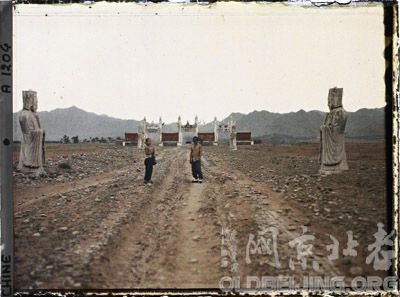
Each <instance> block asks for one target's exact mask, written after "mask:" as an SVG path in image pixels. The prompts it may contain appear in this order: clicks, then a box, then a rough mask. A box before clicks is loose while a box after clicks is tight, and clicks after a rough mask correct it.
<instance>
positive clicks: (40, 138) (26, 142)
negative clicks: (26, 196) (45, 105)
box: [18, 90, 45, 175]
mask: <svg viewBox="0 0 400 297" xmlns="http://www.w3.org/2000/svg"><path fill="white" fill-rule="evenodd" d="M22 97H23V104H24V108H23V110H22V112H21V114H20V116H19V123H20V126H21V131H22V138H21V149H20V156H19V164H18V170H20V171H23V172H27V173H28V172H31V173H35V174H36V175H43V174H45V171H44V168H43V164H44V161H45V145H44V141H45V132H44V130H43V129H42V127H41V125H40V121H39V116H38V115H37V113H36V112H37V106H38V101H37V93H36V92H35V91H31V90H29V91H23V92H22Z"/></svg>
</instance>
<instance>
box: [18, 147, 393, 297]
mask: <svg viewBox="0 0 400 297" xmlns="http://www.w3.org/2000/svg"><path fill="white" fill-rule="evenodd" d="M347 150H348V159H349V166H350V170H349V171H347V172H344V173H342V174H340V175H330V176H320V175H319V174H318V160H317V157H318V145H315V144H304V145H293V146H268V145H256V146H239V150H238V151H236V152H230V151H229V150H228V148H227V147H225V146H221V147H208V146H207V147H205V148H204V153H205V157H204V161H203V170H204V173H205V183H203V184H192V183H191V177H190V164H189V162H188V148H186V147H183V148H174V147H166V148H158V149H157V152H158V156H157V159H158V164H157V165H156V167H155V169H154V185H153V186H152V187H150V186H145V185H144V184H143V182H142V176H143V158H142V153H141V152H138V151H137V150H136V148H133V147H114V146H111V145H103V146H96V145H86V146H84V145H69V146H63V145H55V146H50V147H48V150H47V156H48V161H47V168H46V170H47V172H48V176H47V177H41V178H34V177H27V176H24V175H22V174H20V173H18V172H15V174H14V178H15V193H14V197H15V256H16V258H15V268H16V274H15V278H16V286H17V288H20V289H22V288H154V287H158V288H218V286H219V281H220V279H221V278H222V277H224V276H230V277H232V276H238V277H240V278H241V279H245V278H246V277H247V276H258V277H261V276H278V275H285V276H286V275H288V276H293V277H295V278H296V279H299V281H300V280H301V279H300V277H301V276H304V275H318V276H335V275H340V276H346V279H351V278H352V277H354V276H356V275H361V276H368V275H378V276H384V275H385V272H384V271H375V270H374V269H373V267H372V264H367V263H366V257H367V256H368V255H369V254H371V251H369V250H368V245H369V244H372V243H374V241H375V238H374V233H375V232H376V231H377V223H379V222H382V223H384V224H385V223H386V220H385V217H386V211H385V208H386V203H385V196H386V192H385V189H386V183H385V152H384V146H383V145H382V144H349V145H348V146H347ZM15 162H17V158H16V159H15ZM302 226H304V227H302ZM271 227H272V229H271ZM268 228H270V229H268ZM302 228H306V229H307V230H305V229H304V230H303V229H302ZM274 230H275V231H277V232H279V233H278V234H277V235H276V238H275V240H273V236H272V231H274ZM303 231H304V232H305V233H304V234H305V235H314V236H315V238H314V239H313V240H311V239H309V240H308V241H307V242H306V243H307V244H312V246H308V247H309V248H310V247H311V250H310V252H309V253H308V255H307V256H306V257H305V259H306V260H307V261H306V263H305V264H306V265H305V266H304V267H301V262H300V261H301V259H300V261H299V260H298V259H297V251H296V243H298V241H296V240H295V239H296V238H299V236H301V235H302V232H303ZM347 231H352V232H353V236H354V239H355V240H357V241H358V243H359V246H357V247H356V248H355V249H356V250H357V255H356V256H351V255H347V256H345V255H343V249H345V248H346V245H347V241H348V237H347V233H346V232H347ZM329 235H331V236H333V237H334V238H336V239H337V240H338V242H339V249H338V252H339V255H338V259H333V260H330V259H329V258H328V255H330V254H331V251H330V250H327V246H329V245H331V244H332V239H331V237H330V236H329ZM274 244H275V245H274ZM290 263H292V264H293V265H290ZM303 264H304V263H303ZM277 265H278V266H277ZM303 268H304V269H303ZM242 286H243V284H242Z"/></svg>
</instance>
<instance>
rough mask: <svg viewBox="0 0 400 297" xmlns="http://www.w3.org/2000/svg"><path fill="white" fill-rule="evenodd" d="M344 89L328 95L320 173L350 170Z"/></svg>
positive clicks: (334, 89)
mask: <svg viewBox="0 0 400 297" xmlns="http://www.w3.org/2000/svg"><path fill="white" fill-rule="evenodd" d="M342 97H343V88H336V87H335V88H331V89H329V95H328V106H329V112H328V113H327V114H326V117H325V121H324V123H323V125H322V126H321V128H320V164H321V168H320V173H322V174H329V173H336V172H341V171H343V170H348V169H349V167H348V165H347V158H346V150H345V145H344V130H345V127H346V121H347V115H346V111H345V110H344V109H343V106H342Z"/></svg>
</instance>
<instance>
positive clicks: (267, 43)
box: [14, 3, 385, 122]
mask: <svg viewBox="0 0 400 297" xmlns="http://www.w3.org/2000/svg"><path fill="white" fill-rule="evenodd" d="M45 14H47V16H45ZM383 30H384V26H383V9H382V7H380V6H371V7H357V8H355V7H330V8H316V7H308V8H304V7H293V6H292V7H288V6H284V5H280V4H279V5H271V4H255V3H251V4H245V3H218V4H217V5H213V6H211V7H209V6H199V5H196V4H192V5H186V6H183V5H179V4H149V5H147V6H144V5H138V4H133V3H128V4H106V3H99V4H96V5H94V6H92V8H89V7H88V6H85V5H78V4H75V5H65V6H43V5H42V6H38V5H20V6H18V7H17V10H16V12H15V18H14V34H15V35H14V36H15V51H14V54H15V68H14V69H15V91H16V92H15V96H14V109H15V110H19V109H21V108H22V90H25V89H34V90H36V91H37V92H38V97H39V110H52V109H55V108H64V107H69V106H71V105H75V106H78V107H80V108H82V109H85V110H87V111H92V112H95V113H99V114H107V115H110V116H114V117H119V118H125V119H132V118H134V119H141V118H143V116H144V115H146V116H147V118H148V119H149V120H157V119H158V116H159V115H162V116H163V119H164V120H165V121H167V122H169V121H176V119H177V116H178V115H179V114H181V115H182V118H183V120H184V121H186V120H189V121H193V118H194V115H195V114H198V116H199V119H200V120H205V121H210V120H211V119H213V117H214V116H217V117H218V118H219V119H221V118H222V117H225V116H227V115H228V114H229V113H230V112H244V113H248V112H251V111H253V110H269V111H272V112H289V111H297V110H299V109H304V110H313V109H318V110H327V94H328V89H329V88H330V87H333V86H340V87H343V88H344V99H343V101H344V107H345V109H347V110H349V111H355V110H357V109H359V108H362V107H368V108H371V107H382V106H384V104H385V101H384V100H385V98H384V80H383V76H384V70H385V66H384V58H383V49H384V37H383Z"/></svg>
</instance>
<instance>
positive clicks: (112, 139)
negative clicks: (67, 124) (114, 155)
mask: <svg viewBox="0 0 400 297" xmlns="http://www.w3.org/2000/svg"><path fill="white" fill-rule="evenodd" d="M116 140H122V138H121V137H89V138H84V139H82V140H81V139H79V136H72V137H70V136H68V135H64V136H63V137H62V138H61V139H60V143H63V144H71V143H112V142H115V141H116Z"/></svg>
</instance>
